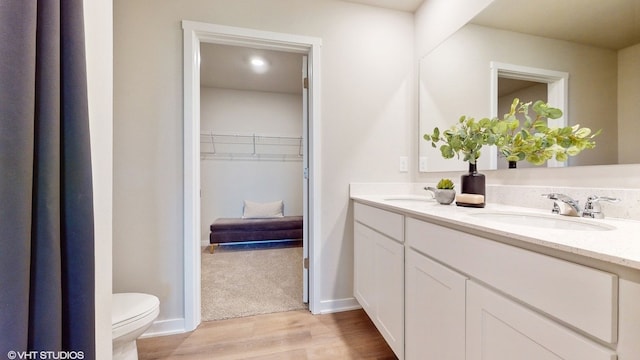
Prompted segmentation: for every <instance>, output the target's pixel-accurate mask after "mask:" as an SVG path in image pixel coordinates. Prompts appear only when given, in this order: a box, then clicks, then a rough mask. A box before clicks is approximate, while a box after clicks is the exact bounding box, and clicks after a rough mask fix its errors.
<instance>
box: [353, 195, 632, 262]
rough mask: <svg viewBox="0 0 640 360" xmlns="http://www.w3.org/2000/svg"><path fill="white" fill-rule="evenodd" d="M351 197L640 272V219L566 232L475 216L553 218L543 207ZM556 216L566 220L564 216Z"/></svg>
mask: <svg viewBox="0 0 640 360" xmlns="http://www.w3.org/2000/svg"><path fill="white" fill-rule="evenodd" d="M351 198H352V199H353V200H355V201H357V202H361V203H363V204H368V205H372V206H375V207H378V208H381V209H385V210H389V211H394V212H398V213H403V214H405V215H408V216H410V217H414V218H417V219H422V220H426V221H429V222H433V223H436V224H439V225H443V226H446V227H449V228H452V229H455V230H460V231H464V232H467V233H471V234H477V235H479V236H484V237H489V238H495V239H505V240H509V241H516V242H523V243H528V244H533V245H534V246H541V247H545V248H549V249H555V250H559V251H562V252H567V253H572V254H577V255H580V256H584V257H588V258H592V259H597V260H600V261H604V262H608V263H613V264H617V265H621V266H624V267H629V268H633V269H638V270H640V221H633V220H623V219H614V218H605V219H586V218H584V219H583V218H570V219H572V220H576V221H580V222H586V223H591V224H601V225H604V226H612V227H614V228H613V229H611V230H605V231H588V230H565V229H553V228H547V227H534V226H532V225H530V224H522V223H503V222H496V221H494V220H487V219H483V218H481V217H476V216H474V215H473V214H478V213H491V212H494V213H495V212H500V213H517V214H536V215H550V211H544V210H539V209H531V208H525V207H516V206H508V205H501V204H491V203H489V204H487V205H486V206H485V207H484V208H469V207H460V206H456V205H455V203H454V204H451V205H440V204H438V203H437V202H435V201H434V200H430V199H427V198H426V196H425V197H424V200H423V201H419V200H418V201H416V199H418V197H417V195H352V196H351ZM389 199H394V200H389ZM551 216H558V217H561V218H565V217H564V216H561V215H551Z"/></svg>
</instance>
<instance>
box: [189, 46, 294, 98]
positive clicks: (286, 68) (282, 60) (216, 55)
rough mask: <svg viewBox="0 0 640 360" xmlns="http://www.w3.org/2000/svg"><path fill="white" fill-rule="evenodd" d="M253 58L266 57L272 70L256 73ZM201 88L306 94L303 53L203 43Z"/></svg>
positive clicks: (201, 48)
mask: <svg viewBox="0 0 640 360" xmlns="http://www.w3.org/2000/svg"><path fill="white" fill-rule="evenodd" d="M253 56H260V57H261V58H263V59H264V60H265V61H266V63H267V66H268V69H267V70H268V71H265V72H262V73H260V72H256V71H254V70H253V69H252V67H251V65H250V61H251V58H252V57H253ZM200 85H201V86H203V87H211V88H222V89H233V90H250V91H268V92H278V93H289V94H299V93H302V54H295V53H287V52H281V51H271V50H262V49H252V48H246V47H239V46H231V45H220V44H209V43H201V45H200Z"/></svg>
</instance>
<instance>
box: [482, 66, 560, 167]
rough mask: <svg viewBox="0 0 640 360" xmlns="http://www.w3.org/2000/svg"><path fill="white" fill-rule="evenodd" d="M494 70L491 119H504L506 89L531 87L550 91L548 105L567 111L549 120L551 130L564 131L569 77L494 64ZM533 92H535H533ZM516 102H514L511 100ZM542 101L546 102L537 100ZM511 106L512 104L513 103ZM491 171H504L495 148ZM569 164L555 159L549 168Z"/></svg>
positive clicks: (492, 74) (525, 67)
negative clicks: (502, 100) (502, 101)
mask: <svg viewBox="0 0 640 360" xmlns="http://www.w3.org/2000/svg"><path fill="white" fill-rule="evenodd" d="M490 69H491V90H490V91H489V93H490V104H491V117H492V118H494V117H502V114H500V111H499V103H500V97H501V96H500V95H501V94H502V95H504V93H505V91H501V89H500V87H501V86H500V85H501V84H502V86H512V85H513V86H522V87H526V86H529V87H530V89H531V90H536V89H539V88H540V86H542V88H543V89H544V88H546V94H545V95H546V101H547V103H548V104H549V105H550V106H553V107H558V108H560V109H562V110H563V116H562V117H560V118H558V119H547V123H548V126H549V127H564V126H566V124H567V121H568V119H569V111H568V108H569V106H568V104H569V96H568V92H569V73H567V72H562V71H555V70H547V69H539V68H533V67H528V66H521V65H513V64H506V63H500V62H495V61H492V62H491V63H490ZM532 92H533V91H532ZM511 100H513V99H511ZM536 100H542V99H536ZM509 105H510V103H509ZM490 161H491V163H490V168H491V169H498V168H501V167H500V166H499V165H498V162H499V160H498V151H497V148H496V147H495V146H492V147H491V149H490ZM564 166H566V162H560V161H557V160H555V159H550V160H548V161H547V167H564Z"/></svg>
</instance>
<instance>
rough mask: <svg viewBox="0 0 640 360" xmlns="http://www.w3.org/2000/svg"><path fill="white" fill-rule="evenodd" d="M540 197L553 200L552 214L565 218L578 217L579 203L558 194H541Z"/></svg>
mask: <svg viewBox="0 0 640 360" xmlns="http://www.w3.org/2000/svg"><path fill="white" fill-rule="evenodd" d="M542 196H546V197H547V198H548V199H551V200H554V201H553V209H552V210H551V212H552V213H554V214H559V215H565V216H580V213H581V211H580V203H579V202H578V201H577V200H574V199H572V198H571V197H569V196H567V195H565V194H559V193H551V194H542Z"/></svg>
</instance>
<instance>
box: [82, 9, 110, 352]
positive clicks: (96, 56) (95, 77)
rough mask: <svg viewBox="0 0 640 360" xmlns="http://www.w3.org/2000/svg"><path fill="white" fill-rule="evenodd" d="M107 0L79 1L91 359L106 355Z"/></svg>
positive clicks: (107, 240) (108, 62)
mask: <svg viewBox="0 0 640 360" xmlns="http://www.w3.org/2000/svg"><path fill="white" fill-rule="evenodd" d="M112 6H113V4H112V0H98V1H97V0H91V1H84V18H85V42H86V57H87V90H88V101H89V122H90V124H89V126H90V132H91V161H92V167H93V196H94V200H93V211H94V226H95V286H96V289H95V291H96V294H95V296H96V299H95V307H96V319H95V330H96V359H98V360H110V359H111V346H112V344H111V278H112V275H111V272H112V269H111V258H112V250H111V244H112V212H113V209H112V195H113V188H112V180H111V179H112V175H113V158H112V151H113V92H112V91H113V13H112Z"/></svg>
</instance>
